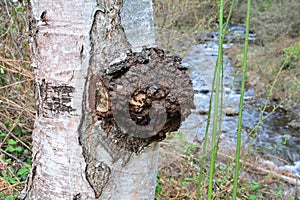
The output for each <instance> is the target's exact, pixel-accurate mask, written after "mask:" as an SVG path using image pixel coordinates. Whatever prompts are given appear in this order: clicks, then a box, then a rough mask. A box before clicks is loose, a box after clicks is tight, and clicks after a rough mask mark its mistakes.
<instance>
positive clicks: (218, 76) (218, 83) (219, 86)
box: [197, 0, 251, 199]
mask: <svg viewBox="0 0 300 200" xmlns="http://www.w3.org/2000/svg"><path fill="white" fill-rule="evenodd" d="M219 5H220V8H219V47H218V59H217V63H216V68H215V73H214V78H213V83H212V90H211V91H214V89H215V93H212V94H211V98H210V105H209V113H208V121H207V125H206V132H205V138H204V143H203V151H202V157H201V163H200V172H199V177H198V178H199V179H198V190H197V198H198V199H200V198H201V191H200V188H201V186H202V182H203V172H202V170H203V169H204V164H205V156H206V151H207V141H208V136H209V134H208V131H209V126H210V123H211V114H212V107H213V128H212V134H211V140H212V149H211V154H210V167H209V185H208V192H207V199H212V198H213V197H212V192H213V181H214V171H215V165H216V164H215V162H216V156H217V152H218V143H217V139H218V138H217V136H218V135H219V134H220V131H221V127H222V108H223V70H224V69H223V41H224V38H225V35H226V30H227V28H228V24H229V21H230V17H231V14H232V10H233V7H234V0H232V2H231V7H230V11H229V15H228V18H227V20H226V24H225V28H223V27H224V26H223V18H224V14H223V13H224V1H223V0H220V4H219ZM250 6H251V1H250V0H248V6H247V7H248V9H247V19H246V38H245V47H244V64H243V72H242V83H241V95H240V106H239V120H238V132H237V144H236V168H235V175H234V186H233V194H232V195H233V199H236V195H237V188H238V184H237V183H238V177H239V168H240V167H239V161H240V149H241V128H242V110H243V102H244V101H243V100H244V91H245V78H246V68H247V53H248V36H249V23H250ZM213 99H214V100H213Z"/></svg>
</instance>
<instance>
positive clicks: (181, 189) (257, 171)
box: [156, 132, 297, 200]
mask: <svg viewBox="0 0 300 200" xmlns="http://www.w3.org/2000/svg"><path fill="white" fill-rule="evenodd" d="M200 154H201V145H200V144H197V143H196V144H195V143H190V142H189V141H188V139H187V138H186V136H185V134H183V133H180V132H174V133H172V134H169V136H168V138H167V140H165V141H164V142H162V143H161V154H160V163H159V176H158V180H157V181H158V185H157V190H156V192H157V193H156V199H161V200H167V199H185V200H196V199H197V188H198V174H199V171H200V169H199V166H200ZM234 154H235V152H234V150H232V149H230V146H227V147H224V146H222V150H220V151H219V152H218V158H217V163H216V172H215V181H214V187H213V191H214V192H213V197H214V199H231V197H232V188H233V174H234V158H233V157H231V155H234ZM205 159H206V166H205V169H204V171H203V174H204V177H205V178H204V182H203V185H201V187H200V191H201V194H202V198H201V199H206V193H207V188H208V175H207V174H208V173H209V157H207V158H205ZM259 160H260V159H259V156H258V155H255V154H252V155H250V157H249V159H248V161H247V162H246V163H245V168H244V170H243V171H242V173H241V175H240V178H239V191H238V199H251V198H253V197H256V198H255V199H294V196H296V195H297V194H296V193H295V191H294V190H293V188H294V186H293V184H291V183H289V182H288V181H289V180H287V181H286V180H285V178H287V179H288V178H289V177H293V175H291V174H289V173H285V172H280V171H277V170H276V169H274V168H270V166H268V165H266V164H263V163H261V162H259ZM293 180H296V179H295V177H294V179H293ZM290 182H291V181H290Z"/></svg>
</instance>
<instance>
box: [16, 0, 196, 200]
mask: <svg viewBox="0 0 300 200" xmlns="http://www.w3.org/2000/svg"><path fill="white" fill-rule="evenodd" d="M31 6H32V25H31V28H30V29H31V30H30V31H31V34H32V64H33V66H34V67H35V76H36V79H35V81H36V84H35V85H36V88H35V90H36V91H35V93H36V99H37V110H38V112H37V118H36V121H35V129H34V132H33V150H32V151H33V156H32V157H33V158H32V163H33V164H32V170H31V175H30V177H29V178H28V181H27V184H26V187H25V188H24V190H23V191H22V193H21V194H20V196H19V199H51V200H52V199H118V200H119V199H126V200H128V199H154V195H155V185H156V173H157V163H158V149H159V145H158V141H160V140H162V139H164V138H165V133H166V132H169V131H173V130H177V129H178V128H179V126H180V122H181V121H182V120H183V119H184V118H185V117H186V116H187V115H188V114H189V111H190V108H192V107H193V96H192V94H193V90H192V87H191V81H190V79H189V77H188V76H187V74H186V72H185V71H186V69H185V68H183V67H181V66H180V59H179V58H178V57H168V56H165V54H164V52H163V50H160V49H157V48H155V37H154V36H155V35H154V31H153V15H152V2H151V0H143V1H136V0H124V1H122V0H71V1H61V0H31ZM178 88H180V89H178Z"/></svg>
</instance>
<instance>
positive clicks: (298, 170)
mask: <svg viewBox="0 0 300 200" xmlns="http://www.w3.org/2000/svg"><path fill="white" fill-rule="evenodd" d="M244 33H245V27H244V26H241V25H236V26H231V27H230V33H229V34H228V35H227V37H226V38H225V42H226V41H227V42H228V41H235V43H228V44H224V46H223V48H225V49H228V50H229V51H230V48H232V47H233V46H240V45H241V44H240V41H242V40H243V37H244ZM217 38H218V33H217V32H211V33H205V34H201V36H200V38H198V41H200V44H197V45H194V46H192V48H191V49H190V50H189V51H188V53H187V54H186V55H185V57H184V59H183V62H182V64H183V65H184V66H186V67H188V68H189V74H190V76H191V79H192V81H193V87H194V91H195V100H194V101H195V105H196V109H195V110H193V112H192V114H191V116H190V117H189V118H188V119H187V120H186V121H185V122H184V123H183V124H182V127H181V131H183V132H185V133H186V134H187V135H189V136H190V137H191V138H194V137H195V138H196V140H197V141H202V140H203V138H204V135H205V128H206V121H207V114H208V107H209V99H210V95H211V83H212V79H213V74H214V69H215V64H216V60H217V53H218V42H217ZM249 40H250V41H255V34H254V33H253V34H250V38H249ZM240 79H241V77H240V75H239V73H237V71H236V70H235V69H234V68H233V67H232V63H231V60H230V59H229V57H228V56H226V55H225V56H224V109H223V116H222V118H223V122H222V132H221V145H222V147H221V148H222V149H225V151H226V148H228V149H227V151H229V150H231V148H232V147H234V146H235V143H236V135H237V131H236V130H237V121H238V116H237V115H238V110H239V98H240ZM264 103H266V100H265V99H263V98H258V97H257V95H256V90H255V89H253V88H248V89H247V90H246V92H245V105H244V108H243V130H242V138H243V149H247V148H248V147H249V146H250V145H251V143H253V145H252V147H251V151H254V152H256V153H259V154H260V155H261V157H262V158H264V160H265V163H272V164H273V166H276V167H278V168H279V169H281V170H286V171H289V172H291V173H292V174H294V175H300V145H299V144H300V130H299V129H297V127H296V125H294V126H292V123H296V124H297V122H296V121H297V119H295V118H293V117H295V116H293V115H291V114H290V113H288V112H286V111H285V110H284V109H281V108H280V106H279V108H278V109H277V110H275V111H273V110H272V109H266V111H265V112H263V113H262V111H261V110H262V108H263V106H264ZM275 106H276V105H275ZM261 117H266V118H265V120H263V121H262V123H261V122H260V118H261ZM258 123H260V125H259V126H258V127H257V130H256V131H251V130H252V129H253V128H254V127H256V126H257V124H258Z"/></svg>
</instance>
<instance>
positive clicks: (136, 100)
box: [89, 48, 194, 152]
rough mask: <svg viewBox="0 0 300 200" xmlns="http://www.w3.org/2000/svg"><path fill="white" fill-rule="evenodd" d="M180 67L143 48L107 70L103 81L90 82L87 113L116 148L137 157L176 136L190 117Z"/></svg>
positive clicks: (188, 86) (188, 87) (188, 90)
mask: <svg viewBox="0 0 300 200" xmlns="http://www.w3.org/2000/svg"><path fill="white" fill-rule="evenodd" d="M180 62H181V59H180V58H179V57H176V56H166V55H165V53H164V51H163V50H161V49H157V48H143V50H142V51H141V52H134V53H132V52H129V53H128V54H127V58H126V59H125V60H123V61H121V62H118V63H114V64H112V65H111V66H109V67H108V68H107V70H106V74H105V75H104V76H103V77H101V78H98V79H96V78H95V77H94V79H95V80H96V81H95V80H94V82H96V85H93V86H92V88H91V87H90V89H89V91H90V92H89V93H90V95H92V96H93V97H92V98H90V104H91V105H93V106H92V107H91V109H93V110H94V111H95V114H96V115H97V117H98V120H102V121H103V123H102V124H103V125H102V128H103V129H104V130H105V131H106V132H107V134H108V137H111V139H112V141H114V142H115V143H116V145H117V146H119V147H120V148H125V149H127V150H129V151H133V152H139V151H140V150H141V149H143V148H144V147H145V146H147V145H148V144H150V143H152V142H153V141H159V140H162V139H164V138H165V136H166V133H167V132H171V131H175V130H178V129H179V127H180V124H181V122H182V121H183V120H185V119H186V118H187V117H188V116H189V114H190V110H191V109H192V108H194V103H193V99H194V91H193V88H192V82H191V79H190V77H189V76H188V74H187V73H186V68H184V67H183V66H181V64H180ZM93 92H94V93H93ZM91 101H92V102H91ZM93 101H94V103H93Z"/></svg>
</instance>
